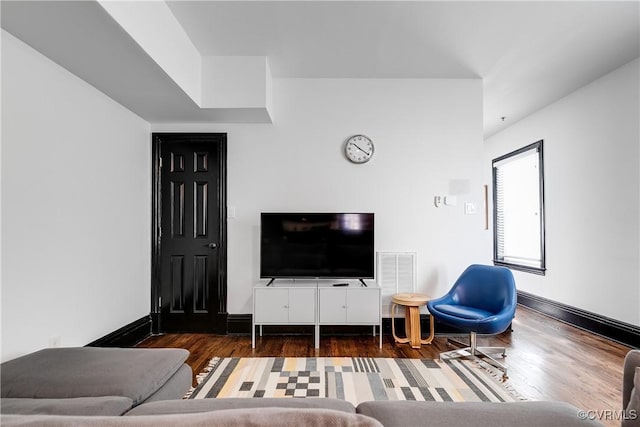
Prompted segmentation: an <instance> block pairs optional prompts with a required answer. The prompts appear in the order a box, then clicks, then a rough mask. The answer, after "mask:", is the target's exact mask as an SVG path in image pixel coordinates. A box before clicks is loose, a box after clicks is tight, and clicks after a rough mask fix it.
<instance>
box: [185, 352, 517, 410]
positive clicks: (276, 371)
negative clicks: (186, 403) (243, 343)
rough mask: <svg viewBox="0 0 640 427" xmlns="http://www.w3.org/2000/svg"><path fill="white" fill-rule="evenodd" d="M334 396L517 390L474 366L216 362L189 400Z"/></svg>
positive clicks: (439, 396)
mask: <svg viewBox="0 0 640 427" xmlns="http://www.w3.org/2000/svg"><path fill="white" fill-rule="evenodd" d="M214 397H215V398H225V397H251V398H255V397H258V398H260V397H333V398H337V399H342V400H347V401H349V402H351V403H352V404H354V405H358V404H359V403H360V402H365V401H368V400H435V401H454V402H462V401H467V402H473V401H476V402H511V401H517V400H520V398H518V396H517V395H516V394H515V392H514V391H513V390H509V389H507V387H506V386H505V385H504V384H502V383H500V382H499V381H497V380H496V379H494V378H493V377H492V376H491V375H490V374H489V372H488V371H486V370H485V369H484V368H481V367H480V366H479V365H477V364H476V363H473V362H469V361H461V360H449V361H443V362H441V361H437V360H431V359H386V358H364V357H353V358H352V357H255V358H251V357H250V358H237V357H233V358H217V357H216V358H214V359H212V360H211V362H210V364H209V366H208V368H207V369H206V370H205V372H203V373H202V374H200V375H198V386H197V387H195V388H194V389H192V390H191V391H190V392H189V394H188V395H187V397H186V398H188V399H205V398H214Z"/></svg>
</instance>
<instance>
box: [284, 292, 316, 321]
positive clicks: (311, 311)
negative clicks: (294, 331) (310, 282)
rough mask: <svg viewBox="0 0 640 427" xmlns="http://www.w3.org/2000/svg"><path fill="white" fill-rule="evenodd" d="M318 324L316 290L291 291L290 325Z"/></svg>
mask: <svg viewBox="0 0 640 427" xmlns="http://www.w3.org/2000/svg"><path fill="white" fill-rule="evenodd" d="M315 322H316V288H312V289H294V288H291V289H289V323H315Z"/></svg>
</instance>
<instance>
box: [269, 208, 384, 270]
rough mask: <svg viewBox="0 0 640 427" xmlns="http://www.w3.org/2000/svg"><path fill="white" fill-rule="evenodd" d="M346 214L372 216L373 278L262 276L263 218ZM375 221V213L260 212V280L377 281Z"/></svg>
mask: <svg viewBox="0 0 640 427" xmlns="http://www.w3.org/2000/svg"><path fill="white" fill-rule="evenodd" d="M345 214H356V215H361V214H365V215H371V218H372V224H373V226H372V230H373V247H372V251H371V257H372V268H371V270H372V271H371V276H346V277H345V276H293V275H287V276H273V275H269V276H265V275H263V274H262V218H263V216H264V215H345ZM375 219H376V215H375V212H292V211H287V212H260V242H259V245H260V279H307V280H311V279H314V280H315V279H317V280H322V279H328V280H331V279H344V280H362V279H370V280H371V279H375V274H376V250H375V247H376V246H375V242H376V233H375Z"/></svg>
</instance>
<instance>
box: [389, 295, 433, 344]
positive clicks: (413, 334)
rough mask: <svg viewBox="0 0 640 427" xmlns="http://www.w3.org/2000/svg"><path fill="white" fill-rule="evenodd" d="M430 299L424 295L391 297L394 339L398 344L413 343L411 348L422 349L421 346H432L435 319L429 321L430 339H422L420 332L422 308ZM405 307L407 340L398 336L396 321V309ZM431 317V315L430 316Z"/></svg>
mask: <svg viewBox="0 0 640 427" xmlns="http://www.w3.org/2000/svg"><path fill="white" fill-rule="evenodd" d="M427 301H429V297H428V296H427V295H424V294H415V293H402V294H394V295H392V296H391V302H392V304H391V332H392V334H393V339H394V340H395V342H397V343H401V344H403V343H411V348H420V345H421V344H431V341H433V336H434V330H433V324H434V321H433V317H431V318H430V319H429V338H427V339H426V340H423V339H422V333H421V332H420V307H421V306H423V305H426V304H427ZM399 305H401V306H404V330H405V334H406V338H399V337H398V336H397V335H396V328H395V322H394V319H395V317H396V308H397V307H398V306H399ZM429 316H431V315H429Z"/></svg>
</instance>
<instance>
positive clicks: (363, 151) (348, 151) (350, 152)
mask: <svg viewBox="0 0 640 427" xmlns="http://www.w3.org/2000/svg"><path fill="white" fill-rule="evenodd" d="M344 154H345V155H346V156H347V159H349V160H351V161H352V162H353V163H358V164H360V163H366V162H368V161H369V160H371V156H373V141H371V139H370V138H369V137H368V136H364V135H353V136H352V137H350V138H349V139H347V142H346V143H345V144H344Z"/></svg>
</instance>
